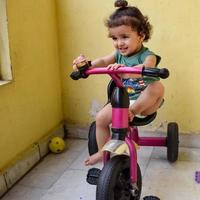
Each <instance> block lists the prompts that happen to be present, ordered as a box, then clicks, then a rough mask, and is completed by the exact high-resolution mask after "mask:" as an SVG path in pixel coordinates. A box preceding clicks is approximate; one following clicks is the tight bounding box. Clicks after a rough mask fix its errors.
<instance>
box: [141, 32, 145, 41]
mask: <svg viewBox="0 0 200 200" xmlns="http://www.w3.org/2000/svg"><path fill="white" fill-rule="evenodd" d="M144 39H145V34H144V33H142V32H141V33H140V40H141V42H143V41H144Z"/></svg>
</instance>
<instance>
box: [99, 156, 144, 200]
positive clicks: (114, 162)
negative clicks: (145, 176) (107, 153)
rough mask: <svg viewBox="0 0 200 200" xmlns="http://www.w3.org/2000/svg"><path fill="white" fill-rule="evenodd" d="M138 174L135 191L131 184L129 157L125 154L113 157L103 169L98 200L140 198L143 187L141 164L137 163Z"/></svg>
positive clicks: (134, 199)
mask: <svg viewBox="0 0 200 200" xmlns="http://www.w3.org/2000/svg"><path fill="white" fill-rule="evenodd" d="M137 176H138V181H137V183H136V186H137V190H136V191H134V192H133V191H131V189H132V186H131V184H130V159H129V157H128V156H125V155H120V156H115V157H113V158H112V159H111V160H109V161H108V162H107V163H106V165H105V166H104V167H103V169H102V171H101V175H100V177H99V180H98V183H97V191H96V200H139V199H140V195H141V189H142V176H141V171H140V167H139V165H137ZM132 193H134V195H133V194H132Z"/></svg>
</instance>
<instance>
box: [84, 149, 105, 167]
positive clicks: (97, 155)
mask: <svg viewBox="0 0 200 200" xmlns="http://www.w3.org/2000/svg"><path fill="white" fill-rule="evenodd" d="M102 159H103V152H102V151H98V152H97V153H95V154H93V155H92V156H90V157H89V158H88V159H86V160H85V165H86V166H88V165H94V164H96V163H97V162H100V161H102Z"/></svg>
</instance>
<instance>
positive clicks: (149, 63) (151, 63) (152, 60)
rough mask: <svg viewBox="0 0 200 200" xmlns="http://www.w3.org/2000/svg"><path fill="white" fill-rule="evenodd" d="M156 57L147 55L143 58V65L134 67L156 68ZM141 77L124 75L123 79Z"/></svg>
mask: <svg viewBox="0 0 200 200" xmlns="http://www.w3.org/2000/svg"><path fill="white" fill-rule="evenodd" d="M156 59H157V58H156V56H155V55H149V56H147V57H146V58H145V60H144V62H143V64H140V65H136V67H142V66H144V67H155V66H156ZM139 77H141V75H137V74H124V76H123V78H139Z"/></svg>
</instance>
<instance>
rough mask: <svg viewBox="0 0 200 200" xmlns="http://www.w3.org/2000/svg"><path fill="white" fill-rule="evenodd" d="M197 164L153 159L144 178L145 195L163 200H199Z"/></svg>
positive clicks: (199, 189)
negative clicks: (171, 162) (195, 177)
mask: <svg viewBox="0 0 200 200" xmlns="http://www.w3.org/2000/svg"><path fill="white" fill-rule="evenodd" d="M199 167H200V164H199V163H197V162H184V161H177V162H176V163H174V164H170V163H168V162H165V161H164V160H158V159H151V161H150V163H149V166H148V168H147V170H146V173H145V176H144V178H143V195H155V196H158V197H159V198H160V199H162V200H170V199H173V200H197V199H199V197H200V188H199V187H200V185H199V184H197V183H196V182H195V180H194V174H195V171H196V170H197V169H198V168H199Z"/></svg>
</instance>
